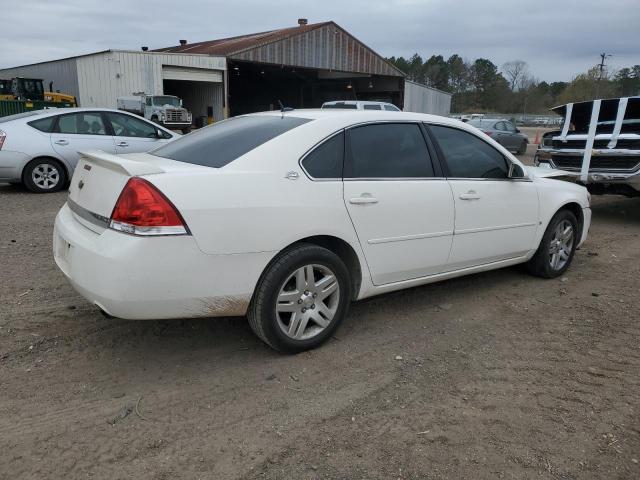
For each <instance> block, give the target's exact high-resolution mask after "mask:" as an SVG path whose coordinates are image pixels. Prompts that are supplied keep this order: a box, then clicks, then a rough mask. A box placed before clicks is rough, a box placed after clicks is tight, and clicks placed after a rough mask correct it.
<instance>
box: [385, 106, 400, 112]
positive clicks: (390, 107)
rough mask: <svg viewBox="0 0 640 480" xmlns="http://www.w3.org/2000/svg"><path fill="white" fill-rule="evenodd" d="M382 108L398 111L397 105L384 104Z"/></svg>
mask: <svg viewBox="0 0 640 480" xmlns="http://www.w3.org/2000/svg"><path fill="white" fill-rule="evenodd" d="M384 109H385V110H388V111H390V112H399V111H400V109H399V108H398V107H396V106H394V105H385V106H384Z"/></svg>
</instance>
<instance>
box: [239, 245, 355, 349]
mask: <svg viewBox="0 0 640 480" xmlns="http://www.w3.org/2000/svg"><path fill="white" fill-rule="evenodd" d="M350 301H351V282H350V279H349V272H348V270H347V267H346V266H345V265H344V263H343V262H342V260H341V259H340V257H338V256H337V255H336V254H334V253H333V252H331V251H330V250H327V249H326V248H322V247H319V246H317V245H312V244H300V245H298V246H296V247H294V248H292V249H291V250H287V251H285V252H283V253H282V254H280V256H279V257H277V258H276V259H275V260H274V261H273V262H272V263H271V265H270V266H269V267H267V270H266V271H265V273H264V274H263V275H262V278H261V279H260V281H259V282H258V286H257V287H256V291H255V293H254V297H253V300H252V301H251V305H250V306H249V311H248V314H247V316H248V317H249V324H250V325H251V328H252V329H253V331H254V332H255V334H256V335H257V336H258V337H260V339H261V340H263V341H264V342H265V343H267V344H268V345H269V346H271V347H272V348H274V349H276V350H279V351H282V352H288V353H295V352H301V351H304V350H309V349H312V348H316V347H318V346H319V345H321V344H322V343H323V342H324V341H326V340H327V339H328V338H329V337H330V336H331V335H332V334H333V332H334V331H335V330H336V329H337V328H338V326H339V325H340V323H341V322H342V321H343V319H344V317H345V316H346V314H347V310H348V307H349V303H350Z"/></svg>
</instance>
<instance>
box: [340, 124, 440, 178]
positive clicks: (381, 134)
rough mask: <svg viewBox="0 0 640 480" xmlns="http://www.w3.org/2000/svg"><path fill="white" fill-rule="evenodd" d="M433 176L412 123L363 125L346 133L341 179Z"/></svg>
mask: <svg viewBox="0 0 640 480" xmlns="http://www.w3.org/2000/svg"><path fill="white" fill-rule="evenodd" d="M433 176H434V172H433V165H432V164H431V158H430V156H429V151H428V150H427V145H426V143H425V140H424V137H423V135H422V131H421V130H420V127H419V126H418V125H416V124H415V123H381V124H377V125H364V126H362V127H356V128H352V129H350V130H349V131H348V137H347V162H346V164H345V174H344V177H345V178H416V177H417V178H420V177H433Z"/></svg>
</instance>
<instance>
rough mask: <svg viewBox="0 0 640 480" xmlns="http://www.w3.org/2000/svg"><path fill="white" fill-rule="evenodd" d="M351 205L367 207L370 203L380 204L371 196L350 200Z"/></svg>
mask: <svg viewBox="0 0 640 480" xmlns="http://www.w3.org/2000/svg"><path fill="white" fill-rule="evenodd" d="M349 203H352V204H354V205H366V204H368V203H378V199H377V198H374V197H371V196H364V195H363V196H361V197H354V198H350V199H349Z"/></svg>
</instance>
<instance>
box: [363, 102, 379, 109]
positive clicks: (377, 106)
mask: <svg viewBox="0 0 640 480" xmlns="http://www.w3.org/2000/svg"><path fill="white" fill-rule="evenodd" d="M364 109H365V110H382V107H381V106H380V105H376V104H375V103H365V104H364Z"/></svg>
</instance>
